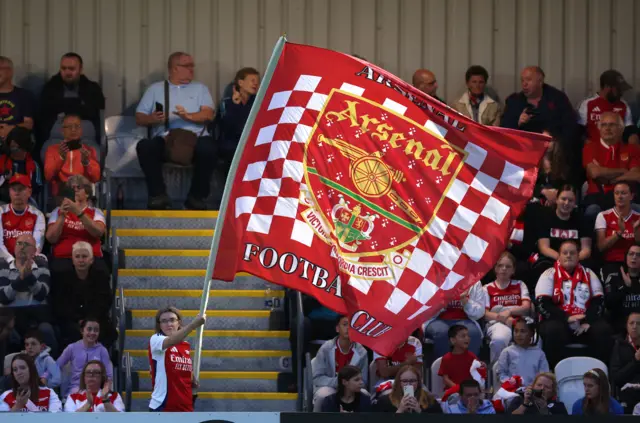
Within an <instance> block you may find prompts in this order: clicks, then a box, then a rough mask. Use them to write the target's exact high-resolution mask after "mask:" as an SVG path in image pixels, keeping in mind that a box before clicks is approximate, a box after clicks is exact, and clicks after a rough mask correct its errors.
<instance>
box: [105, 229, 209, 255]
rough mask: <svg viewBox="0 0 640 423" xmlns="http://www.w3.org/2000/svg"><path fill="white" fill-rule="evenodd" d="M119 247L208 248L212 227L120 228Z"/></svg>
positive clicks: (118, 232)
mask: <svg viewBox="0 0 640 423" xmlns="http://www.w3.org/2000/svg"><path fill="white" fill-rule="evenodd" d="M117 234H118V240H119V245H120V248H124V249H128V248H139V249H144V248H158V249H160V248H164V249H171V248H173V249H177V248H184V249H192V250H194V249H210V248H211V241H212V240H213V230H212V229H120V230H118V231H117Z"/></svg>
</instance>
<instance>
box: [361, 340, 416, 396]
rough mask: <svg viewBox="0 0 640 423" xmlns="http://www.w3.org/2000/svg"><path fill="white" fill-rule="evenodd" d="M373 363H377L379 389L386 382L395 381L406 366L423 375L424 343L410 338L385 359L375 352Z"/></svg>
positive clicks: (377, 385) (376, 385) (377, 386)
mask: <svg viewBox="0 0 640 423" xmlns="http://www.w3.org/2000/svg"><path fill="white" fill-rule="evenodd" d="M373 361H374V362H375V363H376V376H377V377H378V381H377V382H376V383H375V387H376V388H379V387H380V386H381V385H383V384H384V382H386V381H390V380H392V379H394V378H395V377H396V376H397V374H398V372H399V371H400V369H401V368H402V367H404V366H413V367H415V369H416V370H417V371H418V372H420V373H421V372H422V343H421V342H420V341H419V340H418V338H415V337H413V336H410V337H409V338H407V340H406V341H405V342H403V343H402V344H400V345H398V347H397V348H396V350H395V351H394V352H393V353H392V354H391V355H390V356H389V357H383V356H381V355H380V354H378V353H377V352H375V351H374V352H373ZM385 391H386V389H385V390H383V391H382V392H381V393H383V394H384V393H386V392H385Z"/></svg>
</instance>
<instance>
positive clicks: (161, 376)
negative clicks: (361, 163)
mask: <svg viewBox="0 0 640 423" xmlns="http://www.w3.org/2000/svg"><path fill="white" fill-rule="evenodd" d="M206 319H207V316H206V315H204V314H202V315H201V314H198V315H197V316H196V317H195V319H193V320H192V321H191V322H190V323H189V324H188V325H186V326H182V315H181V314H180V311H179V310H178V309H177V308H175V307H167V308H163V309H160V310H158V312H157V313H156V327H155V330H156V333H155V334H154V335H152V336H151V339H149V367H151V378H152V380H153V381H154V384H153V392H152V393H151V402H150V403H149V411H183V412H184V411H193V398H192V396H191V390H192V388H194V387H198V381H197V380H196V379H195V375H194V374H193V372H192V363H191V347H190V346H189V343H188V342H187V341H185V339H186V337H187V336H188V335H189V333H190V332H191V331H193V330H194V329H197V328H198V327H200V326H202V325H204V324H205V322H206Z"/></svg>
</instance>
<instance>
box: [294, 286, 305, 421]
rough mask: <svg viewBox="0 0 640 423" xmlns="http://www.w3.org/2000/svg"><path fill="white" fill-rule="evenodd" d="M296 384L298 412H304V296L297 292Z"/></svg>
mask: <svg viewBox="0 0 640 423" xmlns="http://www.w3.org/2000/svg"><path fill="white" fill-rule="evenodd" d="M296 351H297V352H296V379H297V380H296V384H297V386H298V401H297V404H296V410H298V411H302V408H303V400H304V398H303V394H304V386H303V383H302V381H303V379H304V378H303V377H302V376H303V374H302V369H303V367H302V360H303V357H304V310H303V309H302V294H301V293H300V291H296Z"/></svg>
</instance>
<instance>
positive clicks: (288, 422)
mask: <svg viewBox="0 0 640 423" xmlns="http://www.w3.org/2000/svg"><path fill="white" fill-rule="evenodd" d="M543 417H544V418H545V419H551V420H545V423H566V422H577V421H580V422H586V423H602V422H603V421H605V419H607V420H608V419H610V418H614V417H615V418H616V420H617V419H618V418H625V417H631V418H636V419H637V416H602V417H585V416H552V415H546V416H542V415H520V416H512V415H510V414H485V415H479V414H477V415H474V416H470V415H468V414H425V413H421V414H394V413H280V423H326V422H328V421H331V423H340V419H342V420H343V422H342V423H389V419H393V422H394V423H396V422H405V421H406V422H407V423H418V422H421V423H426V422H428V423H472V422H487V421H491V422H492V423H494V422H495V423H514V421H518V422H519V423H540V418H543Z"/></svg>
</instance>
